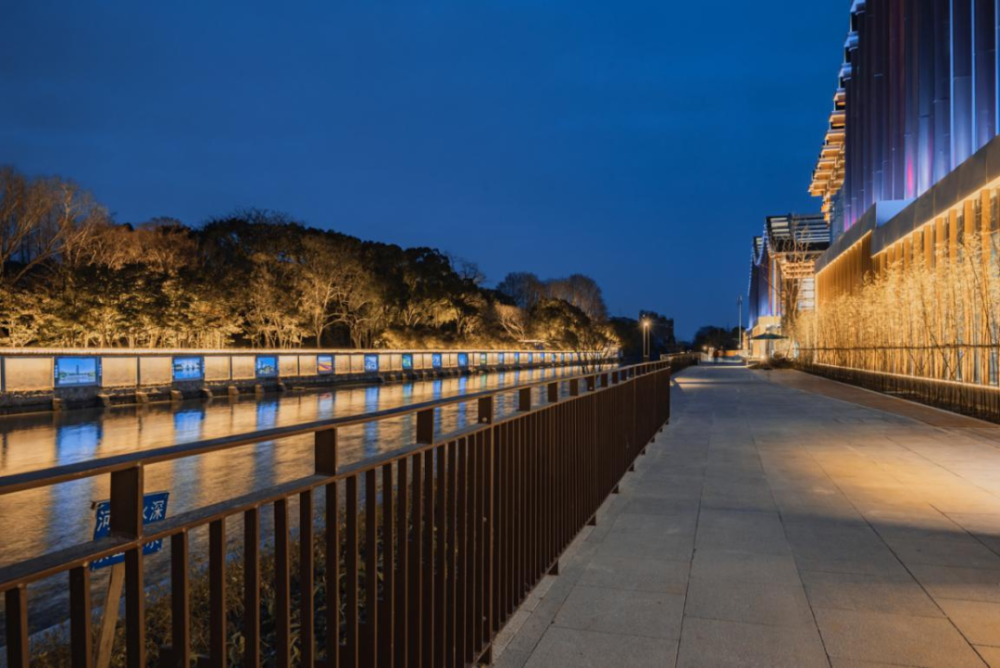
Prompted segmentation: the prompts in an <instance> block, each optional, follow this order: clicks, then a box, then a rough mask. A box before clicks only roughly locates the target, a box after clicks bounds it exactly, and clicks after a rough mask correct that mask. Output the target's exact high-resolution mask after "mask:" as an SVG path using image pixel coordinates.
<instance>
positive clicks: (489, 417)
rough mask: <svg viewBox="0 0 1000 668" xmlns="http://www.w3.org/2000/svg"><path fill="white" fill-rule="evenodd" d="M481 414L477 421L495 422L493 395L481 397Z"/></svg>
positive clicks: (479, 404) (483, 422) (479, 403)
mask: <svg viewBox="0 0 1000 668" xmlns="http://www.w3.org/2000/svg"><path fill="white" fill-rule="evenodd" d="M478 408H479V415H478V417H477V419H476V421H477V422H478V423H479V424H492V423H493V397H492V396H489V397H480V399H479V402H478Z"/></svg>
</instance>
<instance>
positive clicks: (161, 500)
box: [90, 492, 170, 571]
mask: <svg viewBox="0 0 1000 668" xmlns="http://www.w3.org/2000/svg"><path fill="white" fill-rule="evenodd" d="M169 496H170V492H153V493H152V494H146V495H145V496H143V497H142V523H143V524H153V523H155V522H162V521H163V519H164V518H165V517H166V516H167V499H168V498H169ZM94 515H95V520H96V522H95V524H94V540H97V539H99V538H107V537H108V536H110V535H111V502H110V501H101V502H100V503H98V504H97V508H96V509H95V512H94ZM162 549H163V540H162V539H157V540H151V541H149V542H148V543H146V544H144V545H143V546H142V553H143V554H146V555H148V554H156V553H157V552H159V551H160V550H162ZM123 561H125V553H124V552H119V553H118V554H111V555H108V556H106V557H102V558H100V559H95V560H94V561H92V562H90V570H92V571H96V570H97V569H99V568H107V567H108V566H112V565H114V564H120V563H122V562H123Z"/></svg>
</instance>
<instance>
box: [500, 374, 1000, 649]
mask: <svg viewBox="0 0 1000 668" xmlns="http://www.w3.org/2000/svg"><path fill="white" fill-rule="evenodd" d="M768 374H770V375H768ZM673 396H674V416H673V419H672V420H671V425H670V426H669V427H668V428H667V429H666V430H665V431H664V432H663V433H662V434H661V436H660V437H659V438H658V439H657V441H656V442H655V443H654V444H653V445H652V446H651V447H650V448H649V451H648V454H647V455H646V456H645V457H641V458H640V460H639V462H638V465H637V471H636V473H635V474H630V475H629V476H628V477H627V478H626V480H625V481H624V482H623V484H622V488H621V491H622V493H621V494H620V495H617V496H614V497H612V499H611V500H610V501H609V502H608V503H607V504H605V507H604V508H603V509H602V511H601V512H600V513H599V515H598V525H597V526H596V527H594V528H588V529H587V530H585V531H584V532H583V533H582V534H581V535H580V537H579V538H578V539H577V541H576V542H575V543H574V546H573V547H572V548H571V552H570V553H568V554H567V556H566V557H564V559H563V561H562V563H561V565H560V571H561V574H560V575H559V576H555V577H551V576H550V577H547V578H546V579H545V581H544V582H543V583H542V584H541V585H540V586H539V587H538V589H537V590H536V591H535V592H534V593H533V595H532V597H531V598H530V599H529V601H528V602H527V603H526V604H525V605H524V606H523V607H522V609H521V610H520V611H519V612H518V613H517V615H516V617H515V618H514V619H513V620H512V622H511V623H510V624H509V625H508V628H507V629H505V631H504V633H503V634H501V638H500V639H499V642H498V643H497V650H498V656H499V658H498V661H497V663H498V665H500V666H525V665H526V666H530V667H532V668H553V667H558V666H573V667H588V666H593V667H594V668H610V667H615V666H627V667H637V668H638V667H643V666H655V667H657V668H669V667H670V666H681V667H683V668H692V667H696V666H697V667H705V668H725V667H729V666H732V667H737V666H738V667H740V668H747V667H753V666H769V667H770V666H782V667H785V666H787V667H788V668H809V667H811V666H833V667H835V668H848V667H850V668H860V667H863V666H864V667H876V666H890V665H891V666H935V667H936V666H963V667H964V666H994V667H1000V429H998V428H996V427H993V426H991V425H987V424H986V423H982V422H978V421H975V420H971V419H967V418H961V417H957V416H952V415H951V414H946V413H942V412H940V411H936V410H934V409H930V408H924V407H919V406H916V405H914V404H911V403H909V402H904V401H899V400H892V399H890V400H887V398H885V397H882V396H880V395H875V394H872V393H869V392H865V391H862V390H856V389H853V388H846V387H845V386H842V385H838V384H836V383H832V382H830V381H825V380H820V379H815V378H813V377H810V376H805V375H803V374H799V373H797V372H794V371H772V372H754V371H748V370H746V369H742V368H734V367H716V368H712V367H711V366H702V367H695V368H692V369H689V370H687V371H685V372H684V373H682V374H681V375H679V376H678V378H677V379H676V385H675V388H674V395H673ZM834 397H836V398H834ZM942 425H946V426H942Z"/></svg>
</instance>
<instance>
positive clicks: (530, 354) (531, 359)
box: [528, 353, 535, 364]
mask: <svg viewBox="0 0 1000 668" xmlns="http://www.w3.org/2000/svg"><path fill="white" fill-rule="evenodd" d="M534 361H535V353H528V364H532V363H533V362H534Z"/></svg>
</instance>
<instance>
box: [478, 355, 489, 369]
mask: <svg viewBox="0 0 1000 668" xmlns="http://www.w3.org/2000/svg"><path fill="white" fill-rule="evenodd" d="M479 364H480V365H481V366H486V365H487V364H489V358H488V356H487V355H486V353H479Z"/></svg>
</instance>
